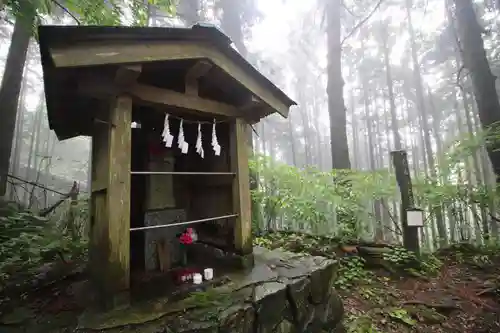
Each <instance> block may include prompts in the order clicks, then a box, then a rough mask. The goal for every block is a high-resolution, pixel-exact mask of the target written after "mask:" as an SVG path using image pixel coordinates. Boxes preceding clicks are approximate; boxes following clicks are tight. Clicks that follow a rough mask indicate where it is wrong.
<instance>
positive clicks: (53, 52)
mask: <svg viewBox="0 0 500 333" xmlns="http://www.w3.org/2000/svg"><path fill="white" fill-rule="evenodd" d="M39 38H40V51H41V56H42V65H43V74H44V84H45V93H46V102H47V109H48V118H49V124H50V127H51V129H53V130H54V131H55V133H56V134H57V136H58V138H59V139H60V140H64V139H68V138H72V137H76V136H79V135H85V136H91V137H92V184H91V189H92V194H91V221H90V236H89V237H90V268H91V269H90V270H91V274H92V277H93V281H94V282H95V283H96V287H97V288H98V289H97V290H98V291H99V292H100V294H101V295H114V294H117V293H118V294H119V293H120V292H122V291H127V290H129V289H130V286H131V283H132V284H133V283H134V281H133V274H134V273H133V272H135V271H138V272H144V271H158V270H161V271H168V270H170V269H173V268H174V267H175V266H176V265H178V263H179V260H180V256H181V255H180V254H179V251H181V250H180V249H179V244H178V235H179V233H181V232H182V230H184V229H185V228H186V227H192V228H194V229H195V230H196V232H197V238H198V239H197V243H200V244H205V245H208V246H211V247H213V248H217V249H221V251H225V253H232V254H233V256H239V257H241V258H242V259H244V260H246V261H247V262H248V261H249V260H248V259H249V258H251V255H252V240H251V209H250V204H251V200H250V189H249V169H248V152H247V147H248V142H247V138H248V137H249V134H250V133H249V131H250V126H249V125H251V124H255V123H256V122H258V121H259V120H260V119H261V118H263V117H265V116H267V115H270V114H272V113H274V112H278V113H279V114H281V115H282V116H284V117H287V116H288V112H289V108H290V106H292V105H294V104H295V103H294V102H293V101H292V100H291V99H290V98H289V97H287V96H286V95H285V94H284V93H283V92H282V91H281V90H280V89H279V88H277V87H276V86H275V85H273V84H272V83H271V82H270V81H269V80H268V79H266V78H265V77H264V76H263V75H262V74H261V73H259V72H258V71H257V70H256V69H255V68H254V67H253V66H252V65H250V64H249V63H248V62H247V61H246V60H245V59H244V58H243V57H242V56H241V55H240V54H239V53H238V52H237V51H236V50H235V49H233V48H232V47H231V41H230V39H229V38H228V37H227V36H226V35H224V34H223V33H222V32H220V30H218V29H217V28H215V27H210V26H201V25H196V26H193V27H192V28H188V29H186V28H135V27H90V26H86V27H80V26H75V27H73V26H42V27H40V28H39ZM200 257H201V260H202V261H203V260H205V259H207V260H208V258H204V255H201V256H200ZM250 262H251V260H250ZM131 272H132V273H131ZM131 281H132V282H131Z"/></svg>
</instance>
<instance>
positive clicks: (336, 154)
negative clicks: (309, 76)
mask: <svg viewBox="0 0 500 333" xmlns="http://www.w3.org/2000/svg"><path fill="white" fill-rule="evenodd" d="M325 7H326V21H327V53H328V69H327V72H328V83H327V88H326V90H327V94H328V113H329V116H330V144H331V152H332V168H333V169H350V168H351V163H350V161H349V147H348V143H347V130H346V127H347V120H346V109H345V105H344V92H343V90H344V80H343V78H342V64H341V62H342V46H341V45H340V38H341V28H340V10H341V1H340V0H326V1H325Z"/></svg>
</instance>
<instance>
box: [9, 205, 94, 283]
mask: <svg viewBox="0 0 500 333" xmlns="http://www.w3.org/2000/svg"><path fill="white" fill-rule="evenodd" d="M83 207H85V206H84V205H83ZM80 208H81V207H79V206H78V205H77V206H72V207H64V206H63V207H62V208H61V209H60V211H59V214H55V215H54V216H52V217H51V218H42V217H39V216H37V215H36V214H34V213H32V212H30V211H26V210H22V209H20V208H19V206H17V205H16V204H13V203H0V290H1V289H2V288H3V287H4V286H5V283H6V282H7V281H8V280H9V278H11V277H12V276H14V275H15V274H17V273H22V274H26V273H28V274H29V272H32V271H33V270H34V269H37V268H39V267H40V266H42V265H43V264H45V263H51V262H54V261H62V262H67V261H69V260H72V259H75V258H78V257H81V256H82V255H84V254H85V252H86V241H85V239H84V238H83V237H82V233H81V230H82V229H81V225H80V224H78V223H76V222H77V221H84V220H85V219H84V218H83V219H82V218H79V216H78V215H79V214H85V210H81V211H80V210H78V209H80ZM81 212H83V213H81Z"/></svg>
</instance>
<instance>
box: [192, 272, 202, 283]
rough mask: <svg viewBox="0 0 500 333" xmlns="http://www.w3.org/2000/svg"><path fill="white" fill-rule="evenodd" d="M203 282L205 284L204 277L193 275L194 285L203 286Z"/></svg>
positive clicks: (197, 274)
mask: <svg viewBox="0 0 500 333" xmlns="http://www.w3.org/2000/svg"><path fill="white" fill-rule="evenodd" d="M202 282H203V277H202V276H201V274H199V273H196V274H194V275H193V283H194V284H201V283H202Z"/></svg>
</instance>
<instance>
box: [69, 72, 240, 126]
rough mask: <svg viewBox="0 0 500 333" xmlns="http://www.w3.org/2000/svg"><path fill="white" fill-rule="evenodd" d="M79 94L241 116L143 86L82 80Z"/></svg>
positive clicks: (204, 101) (212, 103)
mask: <svg viewBox="0 0 500 333" xmlns="http://www.w3.org/2000/svg"><path fill="white" fill-rule="evenodd" d="M78 89H79V92H80V93H81V94H84V95H88V96H92V97H95V98H109V97H110V96H116V95H117V94H120V93H128V94H130V95H132V96H133V97H134V98H135V99H136V100H138V101H140V102H143V103H145V104H148V103H149V104H157V105H163V106H174V107H178V108H184V109H190V110H195V111H198V112H201V113H206V114H209V115H221V116H226V117H234V118H235V117H241V116H242V114H241V112H240V111H239V110H238V108H236V107H235V106H233V105H230V104H226V103H222V102H218V101H213V100H209V99H206V98H201V97H198V96H190V95H187V94H183V93H180V92H177V91H173V90H169V89H163V88H157V87H154V86H150V85H145V84H138V83H136V84H133V85H130V86H128V87H116V86H114V84H113V83H111V82H106V80H97V79H95V80H94V79H92V80H83V81H81V82H80V83H79V88H78Z"/></svg>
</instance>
